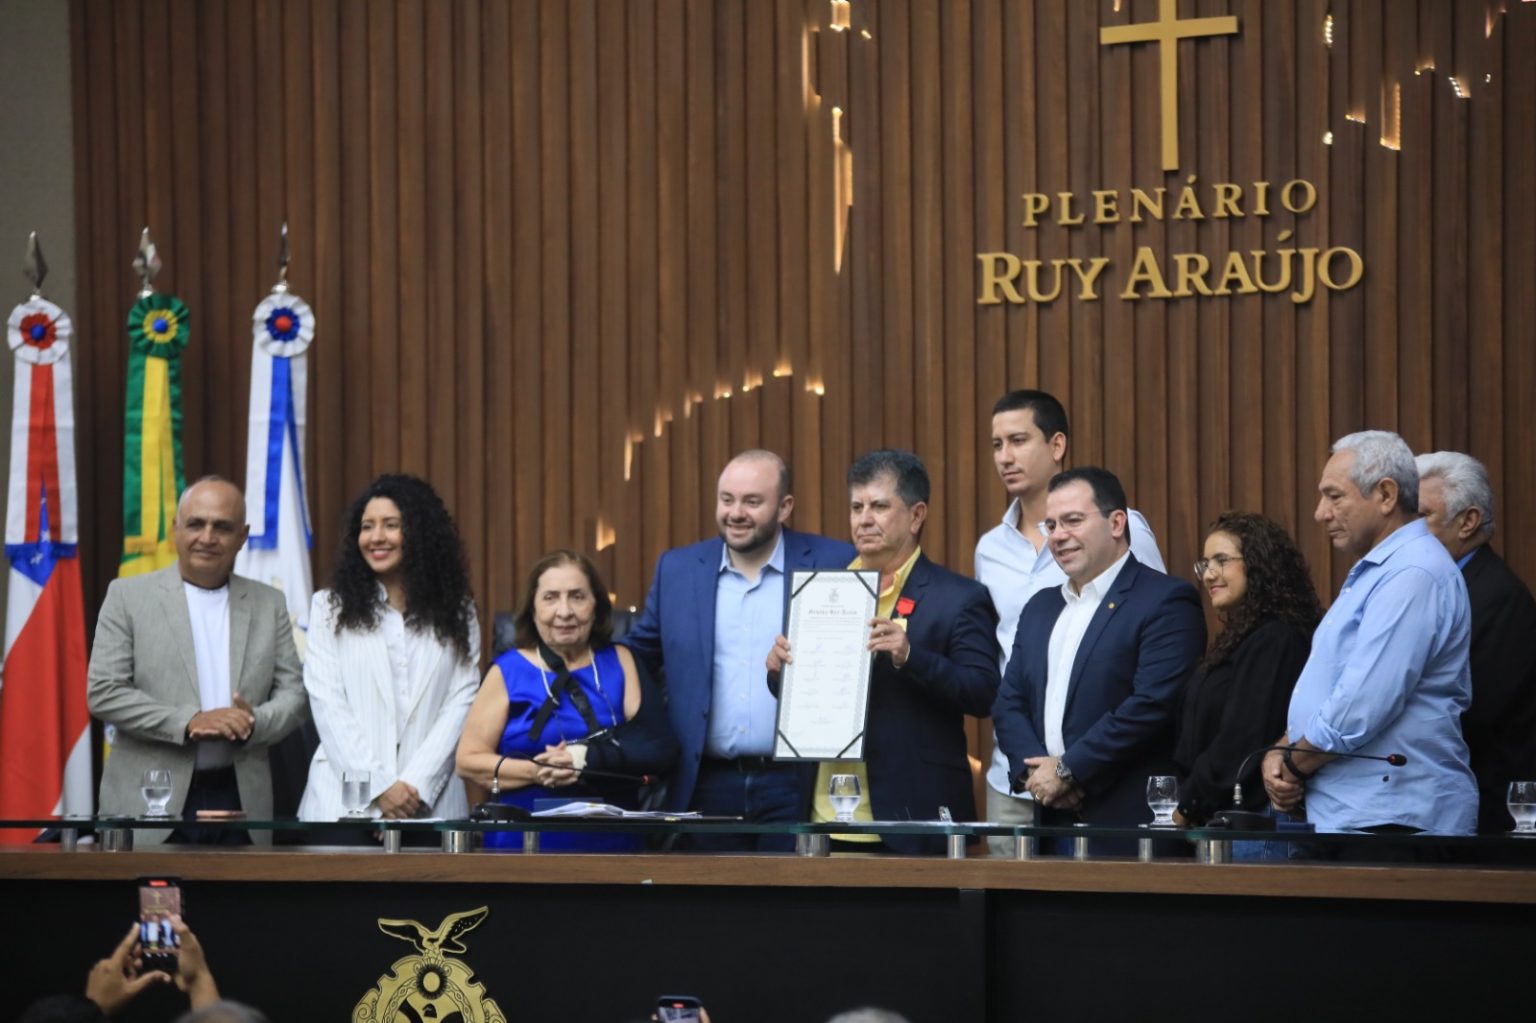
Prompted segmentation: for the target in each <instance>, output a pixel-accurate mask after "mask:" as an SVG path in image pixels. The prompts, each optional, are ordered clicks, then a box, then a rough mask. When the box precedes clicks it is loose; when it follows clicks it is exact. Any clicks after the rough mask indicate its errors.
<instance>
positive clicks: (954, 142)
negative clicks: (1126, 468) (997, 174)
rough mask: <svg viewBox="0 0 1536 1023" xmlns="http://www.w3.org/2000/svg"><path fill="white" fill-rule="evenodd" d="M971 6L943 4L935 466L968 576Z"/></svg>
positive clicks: (953, 548)
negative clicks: (939, 428) (940, 399)
mask: <svg viewBox="0 0 1536 1023" xmlns="http://www.w3.org/2000/svg"><path fill="white" fill-rule="evenodd" d="M971 16H972V10H971V3H970V2H969V0H965V2H951V3H947V4H945V5H944V10H943V14H942V25H941V35H942V40H943V51H942V56H941V60H942V62H943V69H944V89H943V95H942V97H941V111H942V118H943V130H942V134H941V136H940V137H941V138H942V139H943V148H942V150H941V151H942V152H943V154H944V202H943V214H944V232H943V239H944V241H943V245H942V246H941V247H940V248H939V250H938V251H939V252H940V253H942V255H943V260H944V262H943V275H942V278H941V279H942V280H943V282H944V308H943V327H942V333H941V334H940V335H939V336H940V339H941V348H942V351H943V359H944V378H943V379H944V393H945V403H944V441H943V446H942V448H940V450H941V451H942V454H943V458H942V461H939V460H937V459H935V461H938V464H937V465H933V464H930V466H929V468H930V470H931V471H933V472H934V480H933V482H934V485H935V487H937V488H938V493H939V494H940V495H953V500H952V501H949V502H943V503H940V502H937V501H936V502H935V503H934V508H935V509H936V510H937V512H938V515H939V518H938V521H939V522H940V523H942V524H943V525H944V540H945V545H944V551H943V553H944V555H945V559H944V560H945V564H948V565H950V566H952V567H953V568H954V569H955V570H956V571H960V572H965V573H967V574H969V572H970V570H971V554H972V552H973V551H974V550H975V549H976V537H977V523H976V515H975V512H974V511H973V505H974V504H975V502H976V497H977V496H979V488H978V486H977V483H978V480H977V476H978V473H977V471H976V456H977V441H978V438H977V436H976V408H975V402H974V400H973V397H972V395H973V394H974V388H973V386H972V385H971V384H970V383H969V379H968V378H971V377H973V376H974V374H975V372H976V296H975V295H974V294H973V293H972V292H973V291H974V289H973V288H972V286H971V281H972V279H973V271H972V269H971V268H972V265H973V262H974V259H975V253H976V233H975V229H974V227H973V223H974V220H973V216H974V214H973V211H974V210H975V207H976V182H975V177H974V171H973V166H974V164H973V158H972V154H973V153H974V151H975V139H974V135H973V125H972V112H973V110H974V107H975V99H974V96H973V93H972V89H971V74H970V73H969V70H968V69H969V67H970V66H971V51H972V49H973V47H974V43H975V41H974V40H973V38H972V36H971Z"/></svg>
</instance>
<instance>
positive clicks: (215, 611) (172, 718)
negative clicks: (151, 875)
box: [87, 477, 309, 844]
mask: <svg viewBox="0 0 1536 1023" xmlns="http://www.w3.org/2000/svg"><path fill="white" fill-rule="evenodd" d="M172 529H173V532H174V536H175V540H176V554H177V563H176V564H175V565H174V566H171V567H169V568H164V569H161V570H160V571H158V572H153V573H150V574H148V575H141V576H133V577H130V578H126V579H117V580H115V581H114V582H113V583H112V585H111V586H109V587H108V588H107V599H106V601H105V602H104V603H103V604H102V606H101V613H100V614H99V615H98V616H97V620H96V640H95V643H94V644H93V645H92V648H91V666H90V672H89V684H88V690H87V692H88V699H89V702H90V708H91V713H92V714H93V715H94V716H95V717H97V718H99V719H100V720H102V721H104V722H107V723H109V724H112V725H116V726H117V739H116V741H115V742H114V744H113V746H112V752H111V755H110V756H109V757H108V758H107V764H106V769H105V770H104V771H103V772H102V777H101V813H102V815H103V816H130V817H131V816H138V815H141V814H143V812H144V800H143V798H142V796H141V795H140V793H139V785H140V779H141V778H142V776H143V773H144V771H145V770H146V769H148V768H151V767H163V768H165V769H166V770H168V771H170V773H171V785H172V790H173V791H172V796H171V803H170V806H169V812H170V813H171V814H172V816H177V817H181V818H183V819H184V820H185V821H187V822H188V823H187V824H186V825H184V826H183V827H182V828H178V829H177V830H176V831H174V832H171V833H169V834H168V833H167V832H165V831H142V832H140V833H139V841H140V842H141V843H149V844H153V843H157V842H162V841H166V840H167V839H169V840H171V841H178V840H181V841H194V842H216V841H220V840H222V841H224V842H238V843H244V841H245V838H244V836H243V834H241V833H238V832H230V833H228V834H225V833H223V832H221V831H218V830H215V829H208V828H204V829H198V828H196V827H195V826H194V825H193V824H192V822H193V821H195V819H196V816H197V811H198V810H244V811H245V812H246V813H247V814H248V815H249V816H250V818H251V819H252V820H266V819H270V818H271V816H272V775H271V771H270V769H269V768H268V765H267V750H268V748H269V747H270V746H272V745H273V744H274V743H276V742H277V741H278V740H280V739H282V738H283V736H285V735H287V734H288V733H289V732H290V731H292V730H293V729H294V728H295V727H297V726H298V725H299V724H301V723H302V722H303V720H304V716H305V715H306V714H307V713H308V712H309V704H308V702H307V700H306V698H305V695H304V677H303V670H302V668H301V667H300V665H299V657H298V653H297V652H296V650H295V649H294V645H293V627H292V625H291V623H290V621H289V618H288V609H287V605H286V604H285V603H284V600H283V596H282V594H281V593H279V592H278V591H277V590H275V589H273V588H272V587H270V586H264V585H262V584H261V583H257V582H252V581H251V580H249V579H244V578H241V577H239V576H235V575H233V569H234V564H235V555H236V553H238V552H239V550H240V548H241V547H242V546H243V545H244V544H245V538H246V534H247V533H248V532H249V531H250V530H249V527H248V526H247V525H246V521H245V498H244V497H243V495H242V494H241V493H240V490H239V488H238V487H236V486H235V485H234V484H233V483H230V482H229V481H227V480H222V479H218V478H215V477H209V478H207V479H202V480H199V481H198V482H196V483H194V484H193V485H192V486H190V487H188V488H187V489H186V490H185V491H184V492H183V493H182V495H181V500H180V502H179V503H178V504H177V506H176V519H175V522H174V523H173V525H172ZM252 834H253V837H254V838H255V839H256V841H260V842H263V843H265V842H269V841H270V840H271V838H270V833H269V832H254V833H252Z"/></svg>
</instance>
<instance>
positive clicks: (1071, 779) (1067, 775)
mask: <svg viewBox="0 0 1536 1023" xmlns="http://www.w3.org/2000/svg"><path fill="white" fill-rule="evenodd" d="M1056 780H1057V781H1061V782H1066V783H1067V784H1068V785H1075V784H1077V778H1076V777H1075V776H1074V775H1073V774H1072V768H1070V767H1068V766H1067V762H1066V761H1065V760H1063V759H1061V758H1060V757H1057V758H1056Z"/></svg>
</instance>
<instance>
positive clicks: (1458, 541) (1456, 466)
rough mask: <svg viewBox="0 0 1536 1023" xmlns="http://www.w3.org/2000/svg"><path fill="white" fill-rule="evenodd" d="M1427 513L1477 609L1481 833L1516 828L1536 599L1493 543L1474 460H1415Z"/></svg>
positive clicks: (1529, 756) (1469, 722) (1533, 754)
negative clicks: (1510, 801)
mask: <svg viewBox="0 0 1536 1023" xmlns="http://www.w3.org/2000/svg"><path fill="white" fill-rule="evenodd" d="M1414 461H1415V462H1417V464H1418V469H1419V511H1421V512H1422V513H1423V514H1424V521H1425V523H1426V524H1427V525H1428V526H1429V531H1430V532H1431V533H1433V534H1435V536H1436V537H1438V538H1439V540H1440V542H1441V543H1442V544H1444V545H1445V549H1446V551H1447V552H1448V553H1449V554H1450V556H1451V557H1452V558H1454V559H1455V561H1456V567H1458V568H1460V569H1461V577H1462V579H1463V580H1465V581H1466V584H1467V597H1468V599H1469V601H1470V602H1471V606H1472V706H1471V707H1470V708H1469V709H1468V710H1467V712H1466V713H1465V714H1463V715H1462V716H1461V730H1462V733H1463V735H1465V737H1466V740H1467V746H1468V747H1469V748H1470V749H1471V751H1472V773H1473V774H1474V775H1476V776H1477V794H1478V812H1477V830H1478V831H1481V832H1486V833H1494V834H1497V833H1502V832H1505V831H1509V830H1510V829H1511V828H1513V827H1514V820H1513V819H1512V818H1511V817H1510V816H1509V811H1508V809H1506V808H1505V805H1504V795H1505V791H1506V788H1507V786H1508V785H1509V783H1510V781H1511V780H1513V779H1516V778H1536V643H1532V642H1531V637H1532V636H1536V600H1533V599H1531V591H1530V590H1529V589H1527V588H1526V585H1525V583H1523V582H1521V581H1520V577H1519V576H1517V575H1515V573H1514V572H1512V571H1511V570H1510V568H1509V566H1508V565H1506V564H1505V563H1504V559H1503V558H1501V557H1499V556H1498V554H1496V553H1495V552H1494V550H1493V547H1492V546H1491V545H1490V544H1489V541H1490V540H1492V539H1493V485H1492V484H1491V483H1489V481H1488V470H1487V469H1485V468H1483V463H1482V462H1479V461H1478V460H1477V459H1475V458H1473V457H1472V456H1471V455H1464V454H1462V453H1461V452H1459V451H1436V452H1434V453H1433V454H1428V455H1420V456H1419V457H1418V458H1416V459H1415V460H1414Z"/></svg>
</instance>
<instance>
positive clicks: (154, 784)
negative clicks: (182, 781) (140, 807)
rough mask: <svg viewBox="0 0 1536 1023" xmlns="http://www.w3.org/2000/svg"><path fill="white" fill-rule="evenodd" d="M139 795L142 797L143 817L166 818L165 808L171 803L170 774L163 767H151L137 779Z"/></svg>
mask: <svg viewBox="0 0 1536 1023" xmlns="http://www.w3.org/2000/svg"><path fill="white" fill-rule="evenodd" d="M139 795H141V796H143V797H144V806H145V811H144V816H146V817H167V816H169V814H167V813H166V812H165V808H166V807H167V806H168V805H169V804H170V802H171V772H170V771H167V770H166V769H165V768H163V767H151V768H150V769H149V770H147V771H145V772H144V776H143V777H142V778H140V779H139Z"/></svg>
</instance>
